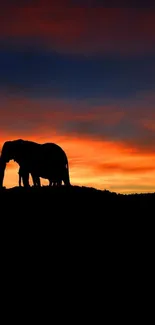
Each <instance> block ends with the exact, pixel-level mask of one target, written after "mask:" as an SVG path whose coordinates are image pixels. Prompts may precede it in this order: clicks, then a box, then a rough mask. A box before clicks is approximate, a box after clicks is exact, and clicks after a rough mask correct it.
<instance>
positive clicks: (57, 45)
mask: <svg viewBox="0 0 155 325" xmlns="http://www.w3.org/2000/svg"><path fill="white" fill-rule="evenodd" d="M67 3H68V2H66V1H61V2H58V4H57V2H55V4H51V3H50V2H49V1H44V2H42V1H40V2H38V5H37V4H36V5H35V6H32V5H31V6H30V5H29V6H26V5H25V7H22V6H18V7H15V6H11V7H10V10H9V9H5V10H4V9H3V12H2V13H1V21H0V31H1V36H0V37H1V38H4V39H5V38H6V37H9V38H13V39H14V40H15V38H18V37H20V41H21V38H22V41H23V42H24V39H25V41H27V42H29V41H30V40H31V39H33V42H34V41H35V40H36V41H37V42H39V43H41V44H42V45H44V47H45V48H48V49H50V48H51V49H53V50H56V51H60V52H66V53H84V54H87V53H90V54H94V53H97V54H98V53H111V52H112V53H113V52H114V53H118V54H137V53H145V52H149V51H150V52H151V51H153V52H155V45H154V44H155V12H154V11H151V10H147V9H145V10H142V9H140V10H138V9H129V8H127V9H121V8H99V7H96V8H86V7H73V6H72V7H71V6H69V5H67Z"/></svg>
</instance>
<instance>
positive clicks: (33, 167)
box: [0, 139, 71, 187]
mask: <svg viewBox="0 0 155 325" xmlns="http://www.w3.org/2000/svg"><path fill="white" fill-rule="evenodd" d="M12 159H13V160H14V161H16V162H17V163H18V165H19V166H20V168H21V170H22V173H23V176H22V179H23V185H24V187H29V174H31V175H33V177H34V178H35V177H36V179H37V178H38V177H42V178H46V179H48V180H49V181H50V182H54V183H55V184H56V183H58V184H60V181H61V182H62V181H63V182H64V185H66V186H68V185H71V184H70V177H69V164H68V158H67V155H66V153H65V152H64V150H63V149H62V148H61V147H60V146H59V145H58V144H56V143H43V144H40V143H37V142H33V141H28V140H23V139H17V140H13V141H6V142H5V143H4V144H3V147H2V151H1V157H0V187H2V186H3V180H4V174H5V169H6V164H7V163H8V162H9V161H10V160H12ZM39 186H40V185H39Z"/></svg>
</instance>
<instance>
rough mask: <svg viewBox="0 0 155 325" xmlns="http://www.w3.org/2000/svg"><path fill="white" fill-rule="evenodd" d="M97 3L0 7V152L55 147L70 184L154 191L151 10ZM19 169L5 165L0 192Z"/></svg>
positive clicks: (56, 0)
mask: <svg viewBox="0 0 155 325" xmlns="http://www.w3.org/2000/svg"><path fill="white" fill-rule="evenodd" d="M103 2H104V1H101V0H94V1H93V0H92V1H91V0H90V1H86V0H81V1H78V0H72V1H71V0H53V1H48V0H42V1H41V0H40V1H37V0H34V1H33V0H24V1H22V0H14V1H11V0H10V1H9V0H5V1H4V3H3V4H1V5H0V149H1V147H2V145H3V143H4V142H5V141H7V140H14V139H18V138H22V139H29V140H33V141H36V142H39V143H44V142H47V141H48V142H56V143H57V144H59V145H60V146H62V148H63V149H64V150H65V152H66V153H67V155H68V159H69V166H70V178H71V183H72V184H73V185H80V186H90V187H95V188H98V189H103V190H104V189H107V190H110V191H115V192H118V193H133V192H134V193H135V192H136V193H140V192H155V5H154V7H153V5H151V3H152V2H151V1H141V2H140V5H139V6H137V7H136V8H134V3H135V1H129V5H128V7H126V8H125V7H121V1H120V6H119V5H118V6H117V8H116V7H115V8H113V7H112V5H111V7H110V8H108V7H106V6H104V7H103V5H102V4H103ZM122 2H125V1H122ZM127 2H128V1H126V2H125V3H127ZM107 3H108V2H107ZM110 3H112V1H110ZM118 3H119V1H118ZM18 167H19V166H18V165H17V164H16V163H14V162H13V161H10V163H9V164H8V166H7V170H6V174H5V179H4V186H6V187H7V188H9V187H13V186H17V184H18V174H17V172H18ZM41 182H42V184H47V181H46V180H43V179H41Z"/></svg>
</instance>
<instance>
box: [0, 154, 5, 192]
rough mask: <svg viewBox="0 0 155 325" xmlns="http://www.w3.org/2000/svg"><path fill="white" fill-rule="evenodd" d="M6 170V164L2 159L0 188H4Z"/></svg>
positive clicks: (0, 161)
mask: <svg viewBox="0 0 155 325" xmlns="http://www.w3.org/2000/svg"><path fill="white" fill-rule="evenodd" d="M5 168H6V162H5V161H3V160H2V159H0V188H1V187H3V180H4V172H5Z"/></svg>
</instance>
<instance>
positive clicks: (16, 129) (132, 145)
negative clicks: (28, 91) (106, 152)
mask: <svg viewBox="0 0 155 325" xmlns="http://www.w3.org/2000/svg"><path fill="white" fill-rule="evenodd" d="M154 104H155V98H154V96H153V94H152V95H151V94H149V95H147V94H144V95H143V96H142V95H139V97H138V95H137V97H136V98H135V99H133V98H132V99H131V100H128V101H126V100H123V99H122V100H117V101H113V100H110V99H109V101H107V102H106V104H105V103H104V101H103V104H102V103H101V102H100V103H98V101H96V103H95V101H94V102H93V103H92V102H91V103H90V100H81V101H80V100H79V101H75V100H59V99H46V100H45V99H38V100H37V99H32V98H26V97H22V96H21V97H14V96H12V97H11V96H10V97H2V96H1V100H0V116H1V119H0V136H1V135H2V136H3V138H4V135H5V137H6V138H8V137H10V136H11V137H17V136H19V137H22V136H24V137H27V136H28V137H35V136H38V135H39V134H40V137H41V136H43V137H49V136H51V137H52V136H53V135H54V136H55V135H59V136H63V137H64V136H69V137H78V138H79V139H82V138H87V139H95V140H96V141H97V140H102V141H109V142H111V143H113V142H115V143H117V144H124V145H125V147H126V148H128V150H129V152H130V150H131V153H132V154H137V152H138V153H139V152H141V151H142V152H143V153H144V152H147V153H148V154H149V153H151V152H155V132H154V120H155V108H154V107H155V106H154Z"/></svg>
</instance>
